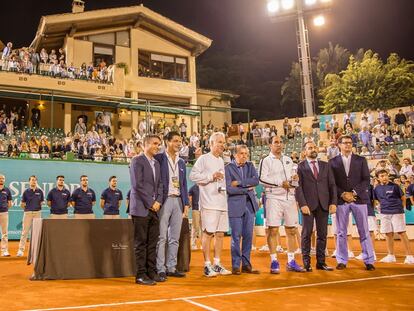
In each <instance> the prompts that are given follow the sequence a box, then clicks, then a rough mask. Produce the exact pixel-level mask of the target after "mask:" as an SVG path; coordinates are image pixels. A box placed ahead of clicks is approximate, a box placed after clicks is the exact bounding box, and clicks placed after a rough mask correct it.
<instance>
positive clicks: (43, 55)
mask: <svg viewBox="0 0 414 311" xmlns="http://www.w3.org/2000/svg"><path fill="white" fill-rule="evenodd" d="M0 70H3V71H11V72H19V73H26V74H41V75H47V76H51V77H56V78H68V79H82V80H90V81H95V82H102V83H112V82H113V79H114V66H113V65H109V66H107V64H106V62H105V60H104V59H97V60H96V64H95V66H94V64H93V63H92V62H91V63H89V64H88V65H87V64H86V63H83V64H82V65H81V66H80V67H79V68H77V67H74V65H73V63H71V64H68V63H67V62H66V56H65V51H64V49H63V48H60V49H58V50H57V52H56V50H55V49H52V50H51V51H50V52H48V51H46V49H44V48H43V49H41V51H40V53H39V52H38V51H36V50H34V49H33V48H27V47H23V48H20V49H13V43H11V42H9V43H7V45H6V46H5V47H4V49H3V51H2V53H1V58H0Z"/></svg>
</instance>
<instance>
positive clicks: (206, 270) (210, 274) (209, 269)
mask: <svg viewBox="0 0 414 311" xmlns="http://www.w3.org/2000/svg"><path fill="white" fill-rule="evenodd" d="M204 276H206V277H208V278H214V277H216V276H217V273H216V272H215V271H214V269H213V267H212V265H211V264H210V265H207V266H204Z"/></svg>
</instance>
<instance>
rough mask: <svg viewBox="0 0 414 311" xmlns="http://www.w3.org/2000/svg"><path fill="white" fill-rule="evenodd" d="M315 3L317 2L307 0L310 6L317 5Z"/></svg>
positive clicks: (306, 2)
mask: <svg viewBox="0 0 414 311" xmlns="http://www.w3.org/2000/svg"><path fill="white" fill-rule="evenodd" d="M315 3H316V0H305V4H306V5H308V6H312V5H315Z"/></svg>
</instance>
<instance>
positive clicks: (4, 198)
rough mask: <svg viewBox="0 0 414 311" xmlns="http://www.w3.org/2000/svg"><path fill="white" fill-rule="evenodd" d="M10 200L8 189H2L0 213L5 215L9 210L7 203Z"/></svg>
mask: <svg viewBox="0 0 414 311" xmlns="http://www.w3.org/2000/svg"><path fill="white" fill-rule="evenodd" d="M11 200H12V195H11V192H10V190H9V188H6V187H4V188H3V189H1V190H0V213H5V212H7V211H8V210H9V201H11Z"/></svg>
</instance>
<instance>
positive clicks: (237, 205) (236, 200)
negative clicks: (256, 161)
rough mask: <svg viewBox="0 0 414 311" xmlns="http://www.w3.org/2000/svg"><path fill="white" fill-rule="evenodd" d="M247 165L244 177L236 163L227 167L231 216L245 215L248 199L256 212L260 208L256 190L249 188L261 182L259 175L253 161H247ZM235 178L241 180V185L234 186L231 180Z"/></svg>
mask: <svg viewBox="0 0 414 311" xmlns="http://www.w3.org/2000/svg"><path fill="white" fill-rule="evenodd" d="M245 166H246V167H245V169H244V170H245V172H246V173H245V175H244V178H242V176H241V173H240V170H239V168H238V167H237V165H236V163H234V162H231V163H230V164H228V165H227V166H226V167H225V171H226V172H225V175H226V190H227V201H228V213H229V217H241V216H243V214H244V213H245V212H246V210H247V203H248V200H250V201H251V203H252V205H253V209H254V212H257V211H258V209H259V206H258V204H257V198H256V192H255V191H254V190H250V191H248V188H250V187H256V186H257V185H258V184H259V177H258V176H257V172H256V169H255V168H254V166H253V164H252V163H251V162H246V164H245ZM235 180H237V181H238V182H239V185H238V186H237V187H232V186H231V182H232V181H235Z"/></svg>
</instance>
